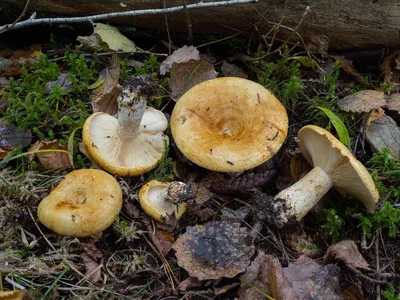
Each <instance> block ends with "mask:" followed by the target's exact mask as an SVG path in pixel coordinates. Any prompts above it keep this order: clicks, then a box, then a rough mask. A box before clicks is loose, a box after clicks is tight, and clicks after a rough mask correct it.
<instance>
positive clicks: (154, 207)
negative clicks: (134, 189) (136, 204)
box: [139, 180, 186, 223]
mask: <svg viewBox="0 0 400 300" xmlns="http://www.w3.org/2000/svg"><path fill="white" fill-rule="evenodd" d="M170 185H171V183H170V182H162V181H158V180H152V181H150V182H148V183H146V184H145V185H144V186H142V188H141V189H140V191H139V201H140V206H141V207H142V209H143V210H144V211H145V213H146V214H148V215H149V216H150V217H152V218H153V219H154V220H156V221H158V222H160V223H164V222H165V221H166V219H167V218H168V216H175V218H176V219H177V220H179V219H180V218H181V217H182V215H183V214H184V213H185V211H186V203H182V201H180V200H179V199H174V203H173V202H170V201H167V199H168V198H176V197H180V195H181V194H182V193H179V192H176V193H174V194H171V192H170V190H169V189H168V187H169V186H170ZM183 188H184V187H183Z"/></svg>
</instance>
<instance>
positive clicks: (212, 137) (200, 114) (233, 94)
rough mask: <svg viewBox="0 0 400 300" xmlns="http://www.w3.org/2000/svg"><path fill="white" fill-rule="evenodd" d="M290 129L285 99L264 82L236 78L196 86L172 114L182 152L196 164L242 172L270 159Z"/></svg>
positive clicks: (222, 170)
mask: <svg viewBox="0 0 400 300" xmlns="http://www.w3.org/2000/svg"><path fill="white" fill-rule="evenodd" d="M287 131H288V116H287V113H286V109H285V107H284V106H283V105H282V104H281V102H280V101H279V100H278V99H277V98H276V97H275V96H274V95H273V94H272V93H271V92H270V91H269V90H267V89H265V88H264V87H263V86H262V85H260V84H258V83H255V82H253V81H250V80H246V79H242V78H236V77H224V78H216V79H211V80H208V81H204V82H202V83H200V84H198V85H196V86H194V87H192V88H191V89H190V90H189V91H187V92H186V93H185V94H184V95H183V96H182V97H181V98H180V99H179V101H178V102H177V103H176V104H175V107H174V109H173V111H172V115H171V132H172V136H173V138H174V141H175V142H176V145H177V147H178V148H179V150H180V151H181V152H182V153H183V154H184V155H185V156H186V157H187V158H188V159H189V160H191V161H192V162H194V163H195V164H197V165H199V166H201V167H203V168H206V169H209V170H213V171H219V172H240V171H244V170H248V169H252V168H254V167H257V166H258V165H260V164H262V163H263V162H265V161H267V160H268V159H269V158H271V157H272V156H273V155H275V153H276V152H277V151H278V150H279V149H280V147H281V146H282V143H283V142H284V141H285V138H286V135H287Z"/></svg>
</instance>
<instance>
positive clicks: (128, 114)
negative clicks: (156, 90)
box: [118, 93, 147, 138]
mask: <svg viewBox="0 0 400 300" xmlns="http://www.w3.org/2000/svg"><path fill="white" fill-rule="evenodd" d="M129 96H130V95H129ZM129 96H128V95H127V94H124V93H122V94H121V95H120V96H119V97H118V124H119V133H120V136H121V137H122V138H132V137H133V136H135V135H136V133H137V132H138V130H139V125H140V122H141V120H142V117H143V115H144V112H145V111H146V104H147V103H146V99H145V98H142V97H138V98H131V97H129Z"/></svg>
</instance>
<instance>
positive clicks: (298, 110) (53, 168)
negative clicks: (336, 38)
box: [0, 26, 400, 300]
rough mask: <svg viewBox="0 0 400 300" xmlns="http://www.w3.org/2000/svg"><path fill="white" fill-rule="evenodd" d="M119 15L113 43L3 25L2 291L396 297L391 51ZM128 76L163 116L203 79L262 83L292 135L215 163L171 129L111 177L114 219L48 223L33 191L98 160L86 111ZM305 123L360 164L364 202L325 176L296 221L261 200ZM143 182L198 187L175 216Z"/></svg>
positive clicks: (101, 104) (291, 166)
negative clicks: (190, 155)
mask: <svg viewBox="0 0 400 300" xmlns="http://www.w3.org/2000/svg"><path fill="white" fill-rule="evenodd" d="M118 29H119V30H120V33H118V34H115V36H116V37H114V40H113V41H112V43H114V44H117V46H115V45H112V46H111V42H110V41H109V40H107V36H106V35H102V34H99V35H98V36H97V37H96V38H95V39H94V40H93V39H88V36H90V35H91V33H90V31H89V32H85V31H82V28H80V29H79V30H78V29H76V28H74V27H70V26H64V27H58V28H51V27H46V29H45V30H43V31H41V34H40V35H34V34H32V31H31V30H30V29H28V30H24V31H21V33H19V34H20V35H19V37H20V38H19V39H18V40H15V38H13V34H15V32H9V33H5V34H2V35H0V38H1V39H2V48H1V49H0V97H1V98H0V159H1V160H0V203H1V205H0V274H1V281H0V283H1V285H0V289H1V290H2V291H3V292H5V291H13V290H14V291H16V292H14V294H13V295H12V296H11V297H14V298H4V299H21V298H18V297H22V295H23V296H24V297H26V299H241V300H245V299H379V298H380V299H387V300H394V299H400V294H399V290H400V278H399V274H400V251H399V249H400V239H399V235H400V233H399V228H400V201H399V196H400V163H399V162H398V160H399V153H400V144H399V141H400V129H399V127H398V122H399V121H400V115H399V111H400V105H399V104H400V101H399V100H398V98H399V97H397V96H398V95H399V91H400V67H399V63H398V62H399V59H400V53H399V52H396V51H387V49H382V50H381V49H378V50H375V49H374V50H366V51H359V52H344V53H330V52H329V51H328V52H327V53H323V52H324V51H320V53H317V52H312V51H311V50H312V49H308V48H307V46H306V45H303V44H302V43H292V42H291V41H288V42H287V43H286V44H282V42H279V41H276V40H275V41H272V43H269V44H265V41H266V40H269V41H271V37H268V36H267V37H265V36H264V38H263V37H257V36H252V37H251V39H250V38H249V37H248V36H242V35H239V34H238V35H234V36H230V37H226V36H224V37H221V36H209V35H195V36H194V37H193V46H189V45H188V42H187V36H185V35H178V34H172V35H171V41H170V42H169V40H168V37H167V35H166V33H165V32H158V31H148V30H142V29H139V28H126V27H118ZM34 30H35V32H38V31H37V30H38V29H37V28H35V29H34ZM103 30H104V31H110V30H113V29H110V28H108V27H107V28H103ZM114 32H115V31H114ZM78 36H79V37H78ZM99 36H100V40H101V41H99ZM125 39H128V40H129V41H127V40H125ZM107 42H108V44H107ZM172 42H173V43H172ZM118 43H119V44H118ZM122 44H123V45H122ZM120 49H124V50H123V51H118V50H120ZM321 52H322V53H321ZM167 57H168V58H167ZM138 76H141V77H140V78H142V79H143V78H144V80H145V81H148V82H149V83H151V85H152V87H153V90H152V91H151V93H150V94H149V95H148V97H147V106H149V107H153V108H155V109H157V110H160V111H162V112H163V113H164V115H165V117H166V119H167V120H170V119H171V114H172V111H173V109H174V106H175V105H176V103H177V101H179V98H180V97H181V96H182V95H183V94H184V93H186V92H187V91H188V90H189V89H190V88H191V87H192V86H195V85H197V84H199V83H201V82H203V81H206V80H211V79H213V78H216V77H218V78H220V77H239V78H244V79H248V80H250V81H253V82H256V83H258V84H260V85H262V86H263V87H264V88H267V89H269V90H270V91H271V92H272V93H273V94H274V95H275V96H276V98H277V99H279V101H280V102H281V103H282V104H283V105H284V107H285V108H286V112H287V114H288V123H289V126H288V130H287V137H286V139H285V141H284V143H283V144H282V146H281V147H280V149H279V151H278V152H277V153H276V154H275V155H274V156H273V157H272V158H271V159H269V160H268V161H267V162H265V163H263V164H262V165H260V166H258V167H257V168H253V169H251V170H246V171H242V172H230V173H222V172H214V171H210V170H207V169H205V168H202V167H200V166H198V165H195V164H194V163H193V162H191V161H190V160H189V159H187V158H186V157H185V155H184V154H183V153H182V152H180V150H179V148H178V146H177V144H176V143H175V142H174V139H173V136H172V133H171V129H170V128H169V127H168V128H167V129H166V130H165V132H164V133H165V134H166V135H167V136H168V137H169V141H170V143H169V145H168V147H167V150H166V151H165V153H164V155H163V157H162V158H161V161H160V162H159V163H158V164H157V166H156V167H155V168H154V169H152V170H151V171H150V172H147V173H145V174H142V175H140V176H135V177H124V176H122V177H121V176H114V178H115V179H116V180H117V182H118V184H119V185H120V187H121V190H122V195H123V197H122V198H123V205H122V209H121V212H120V213H119V216H118V217H117V219H116V220H115V221H114V223H113V224H112V225H111V226H109V227H108V228H107V229H105V230H104V231H103V232H101V233H98V234H96V235H93V236H90V237H80V238H76V237H70V236H64V235H60V234H57V233H56V232H53V231H52V230H50V229H48V228H47V227H46V226H44V225H43V223H42V222H41V221H40V220H39V218H38V215H37V208H38V205H39V203H40V202H41V201H42V199H44V198H45V197H47V196H48V195H49V194H50V193H51V191H53V190H54V189H55V188H56V186H57V185H58V184H60V182H62V180H64V178H65V176H66V175H67V174H68V173H70V172H72V171H73V170H80V169H91V168H101V167H100V166H99V165H98V164H97V163H96V162H95V160H94V159H93V158H92V157H90V154H88V150H87V148H85V146H84V144H83V143H82V140H83V139H82V127H83V126H84V124H85V121H86V120H87V118H88V117H89V116H90V115H91V114H92V113H94V112H98V111H103V112H107V113H111V114H115V112H116V108H117V97H118V93H120V91H121V89H123V88H124V87H126V85H127V84H130V83H131V81H130V80H129V79H130V78H132V77H135V78H137V77H138ZM119 86H121V88H119ZM221 113H222V112H221ZM228 115H229V114H228ZM241 117H243V118H246V117H248V115H246V114H245V113H243V115H242V116H241ZM244 122H246V121H244ZM310 124H312V125H316V126H319V127H322V128H324V129H326V130H328V131H330V132H331V134H333V135H334V136H336V137H337V138H338V140H340V141H341V143H342V144H344V145H345V146H347V148H348V149H349V150H350V151H351V153H352V154H353V155H354V156H355V158H356V159H358V160H359V161H360V162H361V163H362V164H363V165H364V166H365V167H366V169H367V170H368V172H369V174H370V176H371V177H372V179H373V182H374V184H375V185H376V188H377V189H378V191H379V195H380V199H379V201H378V202H377V203H376V206H375V212H374V213H373V214H371V213H367V212H366V210H365V207H364V206H363V204H362V203H361V202H360V201H357V200H355V199H351V198H350V197H347V196H346V195H342V194H341V193H340V192H339V191H338V190H336V189H335V188H332V189H330V190H329V191H328V192H327V193H326V194H325V195H324V197H323V198H322V199H321V200H320V201H319V202H318V203H317V204H316V205H315V206H314V207H313V208H312V209H311V210H310V212H308V213H307V214H306V216H305V217H304V218H303V219H301V220H300V221H296V222H292V223H291V224H289V225H287V226H285V227H284V228H277V227H276V226H274V220H273V218H272V217H271V216H270V215H268V213H267V211H268V207H269V206H270V205H269V203H270V202H271V201H273V197H274V196H275V195H276V194H277V193H278V192H279V191H281V190H284V189H286V188H288V187H289V186H291V185H293V184H294V183H295V182H297V181H299V180H301V178H303V176H304V175H305V174H307V173H308V172H309V171H310V170H311V169H312V166H311V165H310V164H309V163H308V162H307V161H306V159H305V158H304V157H303V155H302V154H301V153H302V152H301V150H300V148H299V145H298V138H297V135H298V132H299V130H300V129H301V128H302V127H303V126H306V125H310ZM198 130H201V128H199V129H198ZM204 130H206V128H204ZM397 138H398V139H397ZM251 155H252V153H249V156H251ZM260 178H261V179H260ZM151 180H161V181H166V182H170V181H181V182H185V183H186V184H188V185H189V186H190V187H191V188H192V189H194V191H195V196H193V197H194V198H193V197H192V198H191V199H190V200H189V201H188V202H187V211H186V213H185V214H184V215H183V217H182V218H181V219H180V220H176V219H174V218H173V216H172V217H171V218H167V220H164V221H165V222H164V223H160V222H157V221H155V220H154V219H152V218H151V217H149V216H148V215H147V214H146V213H145V212H144V211H143V209H142V208H141V205H140V203H139V199H138V193H139V190H140V189H141V188H142V186H144V185H145V184H146V183H148V182H149V181H151ZM350 180H351V179H350ZM66 197H68V196H66ZM66 201H67V200H66ZM181 205H182V204H181ZM192 241H195V242H192ZM199 279H201V280H199ZM21 290H22V291H23V292H19V291H21ZM311 295H313V296H311Z"/></svg>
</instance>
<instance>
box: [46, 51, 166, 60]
mask: <svg viewBox="0 0 400 300" xmlns="http://www.w3.org/2000/svg"><path fill="white" fill-rule="evenodd" d="M77 54H78V55H81V56H94V54H91V53H77ZM113 54H153V55H155V56H165V57H166V56H168V55H167V54H165V53H154V52H151V51H115V52H104V53H96V55H97V56H107V55H113ZM65 58H66V56H62V57H57V58H53V59H49V61H51V62H55V61H59V60H63V59H65Z"/></svg>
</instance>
